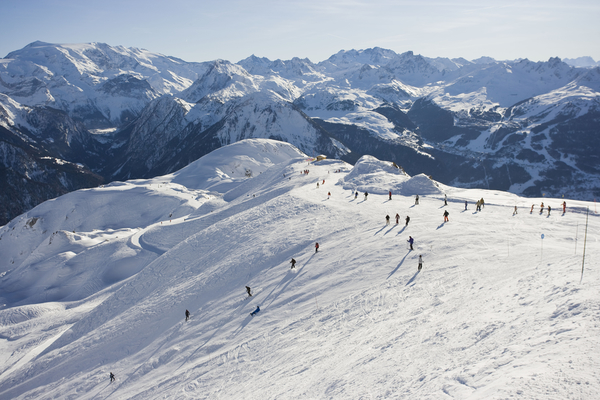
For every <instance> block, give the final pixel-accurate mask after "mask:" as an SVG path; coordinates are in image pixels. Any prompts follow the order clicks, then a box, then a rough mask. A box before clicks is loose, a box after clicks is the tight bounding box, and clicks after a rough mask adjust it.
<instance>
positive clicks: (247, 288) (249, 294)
mask: <svg viewBox="0 0 600 400" xmlns="http://www.w3.org/2000/svg"><path fill="white" fill-rule="evenodd" d="M246 292H248V297H252V293H250V286H246Z"/></svg>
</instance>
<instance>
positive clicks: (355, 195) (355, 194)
mask: <svg viewBox="0 0 600 400" xmlns="http://www.w3.org/2000/svg"><path fill="white" fill-rule="evenodd" d="M357 197H358V191H357V192H356V193H354V198H355V199H356V198H357Z"/></svg>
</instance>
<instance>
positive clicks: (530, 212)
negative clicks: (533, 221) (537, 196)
mask: <svg viewBox="0 0 600 400" xmlns="http://www.w3.org/2000/svg"><path fill="white" fill-rule="evenodd" d="M533 207H535V204H532V205H531V211H529V214H533Z"/></svg>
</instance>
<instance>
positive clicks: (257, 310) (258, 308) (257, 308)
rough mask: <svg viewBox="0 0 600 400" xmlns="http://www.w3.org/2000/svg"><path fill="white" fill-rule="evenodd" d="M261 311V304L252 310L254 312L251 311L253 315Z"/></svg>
mask: <svg viewBox="0 0 600 400" xmlns="http://www.w3.org/2000/svg"><path fill="white" fill-rule="evenodd" d="M259 311H260V307H259V306H256V310H254V311H252V312H251V313H250V315H252V316H253V317H254V315H255V314H257V313H258V312H259Z"/></svg>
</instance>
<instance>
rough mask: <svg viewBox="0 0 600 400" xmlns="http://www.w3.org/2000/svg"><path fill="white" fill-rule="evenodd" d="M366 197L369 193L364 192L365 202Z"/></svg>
mask: <svg viewBox="0 0 600 400" xmlns="http://www.w3.org/2000/svg"><path fill="white" fill-rule="evenodd" d="M368 195H369V193H367V192H365V200H367V196H368Z"/></svg>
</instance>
